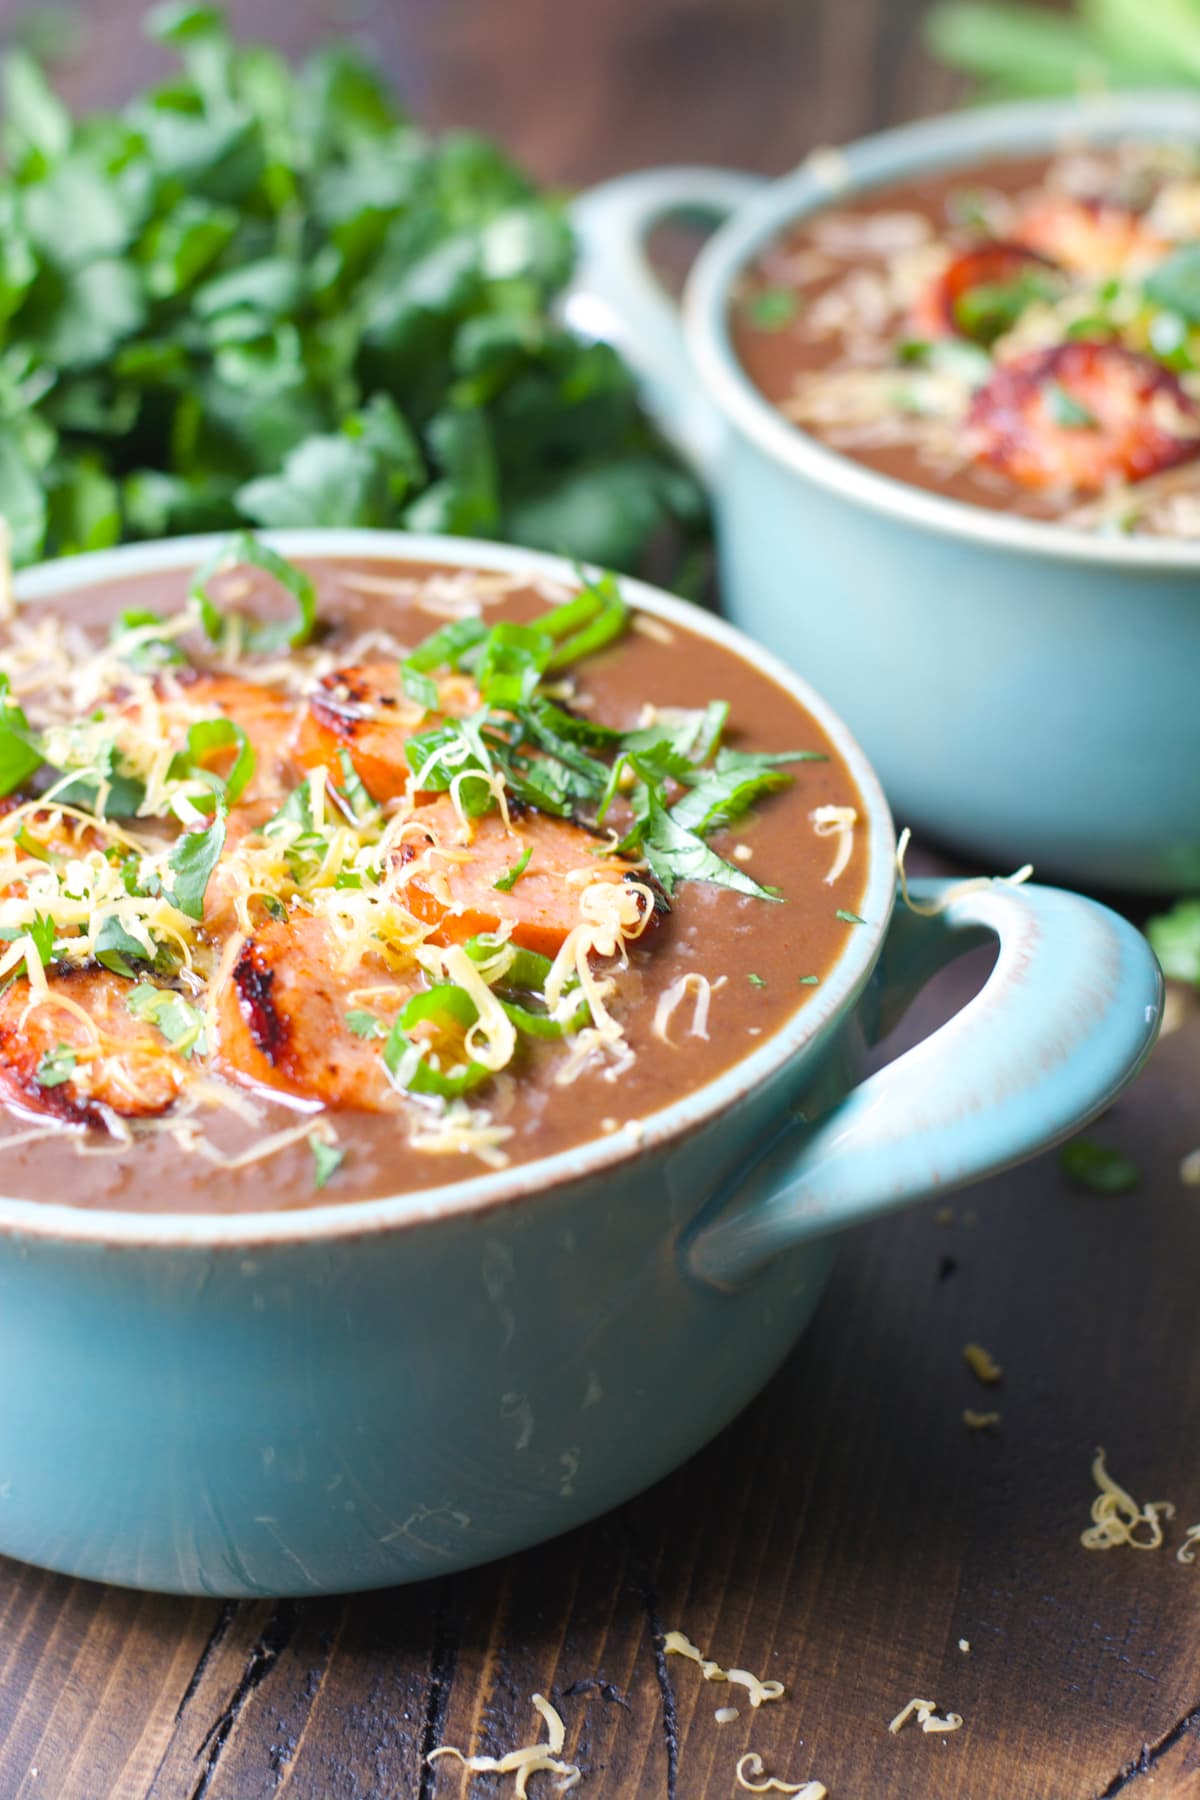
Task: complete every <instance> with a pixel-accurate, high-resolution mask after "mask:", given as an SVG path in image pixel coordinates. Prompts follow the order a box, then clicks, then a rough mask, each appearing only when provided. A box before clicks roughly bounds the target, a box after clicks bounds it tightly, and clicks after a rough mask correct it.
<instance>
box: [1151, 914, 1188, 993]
mask: <svg viewBox="0 0 1200 1800" xmlns="http://www.w3.org/2000/svg"><path fill="white" fill-rule="evenodd" d="M1146 936H1147V937H1148V938H1149V940H1150V948H1151V949H1152V950H1153V952H1154V954H1155V956H1157V958H1158V960H1159V962H1160V963H1161V964H1162V967H1163V974H1164V975H1168V976H1170V977H1171V978H1172V979H1173V980H1175V981H1192V982H1195V983H1196V984H1197V985H1198V986H1200V900H1177V901H1176V902H1175V904H1174V906H1173V907H1172V908H1171V910H1170V912H1165V913H1159V914H1158V915H1157V917H1155V918H1153V919H1151V920H1149V921H1148V923H1147V925H1146Z"/></svg>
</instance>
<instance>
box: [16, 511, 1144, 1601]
mask: <svg viewBox="0 0 1200 1800" xmlns="http://www.w3.org/2000/svg"><path fill="white" fill-rule="evenodd" d="M272 541H274V542H275V543H277V544H278V545H279V547H280V548H281V549H283V550H285V551H286V552H288V553H291V554H294V555H298V554H325V555H330V556H337V555H346V554H353V555H354V556H355V557H356V558H357V559H362V560H366V559H368V558H372V557H376V558H382V557H388V558H393V557H397V556H400V557H408V558H411V559H414V560H429V559H435V560H436V559H438V558H445V559H449V560H455V559H456V560H460V561H464V562H470V563H473V564H477V565H478V566H481V567H501V568H503V567H513V566H525V565H527V564H528V562H529V561H530V560H531V559H530V558H528V557H527V556H526V555H525V553H522V552H513V551H511V550H504V549H498V548H496V547H494V546H484V545H474V546H472V545H467V544H463V543H461V542H459V541H445V540H436V539H432V540H431V539H423V538H400V537H394V536H390V535H385V534H366V533H357V534H355V533H305V534H283V535H281V536H280V537H277V538H275V539H273V540H272ZM208 547H209V546H208V545H207V544H201V543H196V542H193V543H190V544H189V543H175V544H172V545H169V546H165V547H154V546H149V547H143V548H138V549H133V550H129V551H122V552H115V553H105V554H103V555H100V556H96V557H88V558H81V559H77V560H76V561H74V562H72V563H71V564H70V565H57V566H50V567H48V568H46V569H43V570H40V571H34V572H33V573H32V574H30V575H28V576H26V577H22V579H21V584H20V591H21V594H22V598H23V599H24V600H26V601H30V602H32V601H34V600H35V599H36V598H37V597H39V596H45V595H48V594H52V593H54V592H55V591H57V590H58V589H59V588H62V589H64V590H69V589H70V588H72V587H74V586H76V585H78V584H80V583H83V582H88V581H92V580H101V579H106V578H109V577H111V576H112V575H113V574H115V573H118V572H119V571H121V570H126V571H129V572H133V571H134V570H136V569H144V568H148V567H154V566H158V567H171V568H174V567H180V568H185V567H189V566H192V565H193V564H194V562H195V561H196V559H197V558H198V556H200V555H202V554H203V553H204V552H205V551H206V550H207V548H208ZM536 560H537V561H538V563H539V564H540V566H541V567H543V568H544V569H545V570H546V572H547V573H550V574H552V575H555V576H560V577H561V576H564V575H566V574H567V573H569V571H567V570H566V568H565V567H564V565H562V564H559V563H555V562H553V561H552V560H551V559H548V558H539V559H536ZM629 593H630V597H631V598H632V599H633V600H634V601H635V602H636V603H637V604H639V605H641V606H643V607H646V608H647V609H649V610H651V611H655V612H657V613H658V614H659V615H660V616H661V617H663V618H665V619H667V620H675V621H676V622H686V623H688V624H689V625H690V626H691V627H692V628H693V629H696V630H699V631H702V632H706V633H708V634H709V635H712V636H715V637H717V638H718V639H719V640H721V641H723V642H725V643H727V644H729V645H731V646H732V647H735V648H737V647H739V645H742V647H743V648H744V649H745V650H746V652H747V653H748V654H749V655H750V656H751V657H752V659H754V660H755V661H757V662H758V663H759V664H760V666H762V667H764V668H766V669H767V670H768V672H770V673H771V674H773V675H775V676H776V678H777V679H779V680H780V681H782V682H783V683H784V684H785V685H788V686H790V687H791V688H792V690H793V691H794V692H795V693H796V694H797V696H798V697H799V698H801V699H802V700H803V701H804V703H805V704H807V705H809V706H810V707H811V708H812V710H813V711H814V712H815V713H816V714H817V716H818V717H819V718H820V719H821V720H822V723H823V724H825V726H826V727H827V729H828V730H829V731H830V732H831V734H832V735H833V737H834V740H835V742H836V743H837V744H838V746H839V748H840V749H841V750H842V752H843V754H844V755H845V756H846V758H847V760H848V762H849V764H850V767H851V769H852V772H853V773H854V776H855V779H856V781H857V782H858V785H859V789H860V792H861V794H862V797H863V803H864V811H865V815H866V830H867V832H868V850H869V869H868V877H867V886H866V895H865V898H864V900H863V903H862V906H863V914H864V917H865V920H866V923H865V924H863V925H861V926H855V927H850V928H848V929H847V933H846V946H845V950H844V952H843V954H842V956H841V959H840V960H839V962H838V963H837V965H836V966H835V967H834V969H833V970H832V971H830V972H829V974H828V975H827V977H826V979H825V981H824V982H823V983H822V984H821V986H820V987H819V988H817V989H814V990H813V994H812V997H811V999H809V1000H808V1001H807V1002H806V1004H805V1005H804V1006H803V1007H802V1008H801V1010H800V1011H799V1012H798V1013H797V1014H796V1015H795V1017H794V1018H793V1019H792V1021H791V1022H790V1023H789V1024H788V1025H787V1026H785V1027H784V1028H783V1030H781V1031H780V1032H778V1033H777V1034H776V1035H775V1036H774V1037H772V1038H771V1039H768V1040H766V1041H764V1042H761V1043H760V1044H759V1046H758V1047H757V1048H756V1049H755V1050H754V1051H753V1053H752V1054H751V1055H749V1056H747V1057H746V1058H744V1059H743V1060H742V1061H741V1062H740V1063H738V1064H737V1065H736V1067H735V1068H734V1069H732V1070H731V1071H729V1072H728V1073H727V1074H726V1075H724V1076H722V1077H720V1078H719V1079H718V1080H717V1081H714V1082H711V1083H709V1084H708V1085H707V1086H706V1087H705V1088H702V1089H700V1090H698V1091H697V1092H696V1093H694V1094H692V1095H690V1096H688V1097H687V1098H686V1099H685V1100H683V1101H680V1102H679V1103H677V1104H676V1105H675V1106H673V1107H670V1108H668V1109H665V1110H664V1111H663V1112H661V1113H658V1114H655V1115H652V1116H651V1117H650V1118H649V1119H648V1120H646V1121H645V1122H644V1125H643V1126H642V1127H641V1128H640V1129H635V1128H632V1127H626V1128H623V1129H622V1130H620V1131H618V1132H617V1133H615V1134H613V1135H612V1136H611V1137H608V1138H604V1139H600V1140H598V1141H596V1142H594V1143H592V1144H588V1145H584V1146H582V1147H581V1148H579V1149H578V1150H575V1151H571V1152H568V1153H565V1154H563V1155H559V1156H555V1157H553V1158H547V1159H545V1160H544V1161H542V1162H540V1163H538V1164H535V1165H526V1166H525V1167H523V1168H517V1169H513V1170H509V1171H501V1172H498V1173H496V1174H489V1175H486V1176H481V1177H477V1178H475V1179H472V1180H469V1181H463V1182H460V1183H456V1184H454V1185H453V1186H451V1187H448V1188H443V1189H438V1190H430V1191H428V1192H425V1193H417V1194H410V1195H402V1196H398V1197H395V1198H392V1199H382V1200H377V1201H370V1202H362V1203H356V1204H352V1205H345V1206H321V1207H316V1208H313V1209H311V1210H306V1211H301V1212H296V1213H291V1214H279V1213H262V1214H255V1215H251V1216H244V1217H236V1218H198V1217H172V1216H168V1215H163V1216H156V1217H145V1216H138V1215H134V1214H123V1213H120V1212H115V1211H114V1212H105V1213H92V1212H82V1211H76V1210H74V1209H72V1208H71V1207H70V1206H69V1205H36V1204H33V1203H30V1202H23V1201H18V1200H12V1199H3V1198H0V1371H2V1374H0V1551H2V1552H3V1553H5V1554H8V1555H11V1556H17V1557H22V1558H25V1559H27V1560H29V1561H32V1562H37V1563H41V1564H44V1565H46V1566H48V1567H52V1568H56V1569H61V1570H64V1571H67V1572H69V1573H72V1574H80V1575H86V1576H90V1577H94V1578H98V1579H102V1580H109V1581H117V1582H123V1583H128V1584H132V1585H135V1586H139V1587H146V1588H153V1589H165V1590H172V1591H180V1592H189V1593H209V1594H222V1595H247V1594H279V1593H321V1592H329V1591H335V1590H341V1589H348V1588H361V1587H372V1586H383V1585H390V1584H392V1583H396V1582H402V1581H412V1580H417V1579H419V1578H421V1577H425V1576H429V1575H434V1574H438V1573H441V1572H445V1571H448V1570H452V1569H458V1568H463V1567H467V1566H469V1565H471V1564H474V1563H478V1562H482V1561H485V1560H487V1559H489V1558H491V1557H496V1556H500V1555H502V1554H504V1553H506V1552H508V1551H511V1550H514V1549H517V1548H519V1547H521V1546H522V1545H525V1544H529V1543H533V1542H536V1541H538V1540H539V1539H542V1538H545V1537H548V1536H550V1535H553V1534H554V1533H557V1532H560V1531H564V1530H567V1529H568V1528H570V1527H571V1526H573V1525H577V1524H579V1523H581V1522H582V1521H583V1520H585V1519H587V1518H590V1517H592V1516H594V1515H595V1514H596V1513H598V1512H601V1511H603V1510H604V1509H605V1508H607V1507H609V1506H612V1505H614V1504H615V1503H616V1502H618V1501H620V1500H621V1499H623V1498H625V1497H626V1496H627V1495H629V1494H631V1493H633V1492H635V1491H637V1490H638V1489H639V1488H642V1487H644V1486H645V1485H647V1484H648V1483H649V1482H652V1481H654V1480H655V1479H656V1478H657V1477H659V1476H661V1475H662V1474H664V1473H665V1472H666V1471H667V1470H669V1469H671V1468H673V1467H674V1466H676V1465H677V1464H678V1463H679V1462H681V1461H682V1460H683V1459H684V1458H686V1457H687V1456H688V1455H690V1454H691V1453H692V1452H693V1451H694V1450H696V1449H697V1448H698V1447H699V1446H700V1445H701V1444H703V1443H704V1442H705V1441H706V1440H707V1439H708V1438H710V1437H711V1436H712V1435H713V1434H714V1433H715V1432H717V1431H719V1430H720V1429H721V1427H722V1426H723V1425H724V1424H725V1423H726V1422H727V1421H728V1420H729V1419H731V1418H732V1417H733V1416H734V1415H735V1414H736V1413H737V1412H738V1411H739V1409H740V1408H742V1407H743V1406H745V1404H746V1403H747V1401H748V1400H750V1399H751V1397H752V1396H753V1395H754V1394H755V1393H756V1392H757V1391H758V1389H759V1388H760V1387H761V1386H762V1384H763V1382H764V1381H766V1379H767V1378H768V1376H769V1375H770V1374H771V1372H772V1371H773V1370H774V1369H775V1368H776V1367H777V1366H778V1364H779V1363H780V1361H781V1360H782V1358H783V1357H784V1356H785V1355H786V1354H787V1352H788V1350H789V1348H790V1347H791V1345H792V1344H793V1342H794V1341H795V1339H796V1337H797V1335H798V1333H799V1332H800V1331H801V1330H802V1329H803V1327H804V1325H805V1323H806V1322H807V1320H808V1318H809V1316H810V1314H811V1312H812V1309H813V1307H814V1305H815V1304H816V1301H817V1299H818V1296H819V1295H820V1292H821V1289H822V1286H823V1284H824V1281H825V1278H826V1275H827V1273H828V1270H829V1267H830V1264H831V1261H832V1258H833V1255H834V1250H835V1247H836V1239H837V1235H838V1234H839V1233H840V1232H841V1231H842V1230H843V1229H845V1228H846V1227H848V1226H850V1225H852V1224H853V1223H854V1222H855V1220H857V1219H860V1218H865V1217H867V1216H869V1215H871V1214H873V1213H876V1212H878V1211H880V1210H882V1209H884V1208H886V1207H892V1206H897V1205H900V1204H903V1203H906V1202H908V1201H911V1200H913V1199H915V1198H917V1197H919V1196H920V1195H924V1194H927V1193H929V1192H932V1191H934V1190H935V1189H944V1190H947V1191H948V1190H949V1189H950V1188H952V1187H954V1186H955V1185H957V1184H959V1183H961V1182H964V1181H969V1180H972V1179H975V1178H976V1177H978V1176H980V1175H983V1174H986V1173H988V1172H989V1171H991V1170H993V1169H995V1168H998V1167H1001V1166H1003V1165H1005V1164H1007V1163H1010V1162H1012V1161H1014V1160H1016V1159H1018V1158H1020V1157H1023V1156H1027V1155H1029V1154H1031V1153H1033V1152H1034V1151H1035V1150H1037V1149H1038V1148H1040V1147H1041V1146H1042V1145H1044V1144H1046V1143H1049V1142H1051V1141H1053V1140H1054V1139H1055V1138H1056V1137H1059V1136H1061V1135H1062V1134H1063V1133H1065V1132H1067V1131H1070V1130H1072V1129H1073V1128H1074V1127H1076V1126H1077V1125H1078V1124H1079V1123H1081V1122H1082V1121H1083V1120H1085V1119H1086V1118H1087V1117H1088V1116H1089V1115H1090V1114H1091V1113H1092V1112H1094V1111H1095V1110H1097V1109H1098V1108H1099V1107H1101V1106H1103V1105H1106V1104H1107V1103H1108V1101H1109V1100H1110V1099H1111V1097H1112V1095H1113V1093H1114V1092H1116V1090H1117V1089H1118V1088H1119V1087H1120V1086H1121V1085H1122V1084H1123V1083H1124V1082H1125V1081H1126V1080H1128V1079H1129V1078H1130V1076H1131V1075H1132V1074H1133V1073H1134V1072H1135V1070H1136V1069H1137V1067H1138V1066H1139V1064H1140V1062H1141V1060H1142V1059H1143V1057H1144V1056H1145V1054H1146V1053H1147V1051H1148V1049H1149V1047H1150V1044H1151V1043H1152V1041H1153V1037H1154V1034H1155V1031H1156V1029H1157V1023H1158V1011H1159V999H1160V994H1159V979H1158V972H1157V968H1156V965H1155V963H1154V960H1153V958H1152V956H1151V955H1150V952H1149V951H1148V949H1147V948H1146V946H1145V944H1144V942H1143V941H1142V939H1141V938H1140V937H1139V936H1138V934H1137V933H1136V932H1134V931H1132V929H1131V928H1130V927H1129V926H1127V925H1126V924H1124V923H1123V922H1122V921H1121V920H1119V919H1118V918H1116V917H1115V916H1114V915H1113V914H1111V913H1109V912H1107V911H1105V910H1104V909H1103V908H1101V907H1098V906H1095V905H1093V904H1092V903H1091V902H1088V901H1084V900H1080V899H1077V898H1075V897H1074V896H1071V895H1066V894H1060V893H1056V892H1054V891H1053V890H1048V889H1034V888H1011V887H1007V886H1004V885H1003V884H991V885H986V886H985V887H984V888H983V889H981V890H977V891H975V892H973V893H969V894H963V895H961V896H960V897H958V898H954V899H952V900H951V901H950V903H949V905H948V907H947V910H946V911H945V913H944V915H943V916H941V917H939V918H922V917H917V916H915V915H913V914H910V913H909V912H907V911H906V910H904V909H903V908H901V909H900V910H899V911H898V913H897V916H896V917H895V918H894V919H893V918H892V905H893V887H892V857H893V844H892V835H891V822H890V819H889V817H888V812H887V807H886V805H885V803H884V801H883V798H882V795H881V794H880V792H879V789H878V787H877V784H876V782H875V780H874V777H873V776H872V774H871V771H870V769H869V767H868V766H867V764H866V762H865V760H864V759H863V757H862V754H861V752H860V751H859V750H858V749H857V747H856V746H855V744H854V742H853V740H852V739H850V738H849V736H848V734H847V733H846V731H845V728H844V727H843V726H841V725H840V723H839V722H838V720H837V719H836V717H834V716H833V715H832V714H831V713H830V711H829V709H828V708H827V707H826V706H825V704H824V702H823V701H822V700H820V698H819V697H817V696H816V695H813V694H812V693H811V692H810V691H809V690H807V689H806V688H805V687H804V686H803V684H801V683H799V682H797V681H796V680H795V678H794V677H789V676H788V675H787V674H786V672H785V671H783V670H782V669H781V668H779V667H778V665H776V664H774V662H773V661H772V659H771V658H770V657H769V656H767V655H766V653H764V652H761V651H756V650H754V649H753V648H752V647H750V646H746V645H743V644H742V641H741V640H739V639H738V637H737V635H736V634H735V633H732V632H731V631H730V630H729V628H728V627H725V626H722V625H721V624H720V623H719V622H716V621H712V620H709V619H707V618H706V617H705V615H703V614H697V613H695V612H694V611H693V609H690V608H687V607H686V606H684V605H683V603H681V602H678V601H671V600H669V599H667V598H666V597H664V596H658V595H656V594H655V593H654V592H653V591H652V590H647V589H645V588H643V587H641V586H640V585H639V584H637V583H630V584H629ZM922 892H923V894H924V897H925V898H926V899H929V898H930V897H931V896H932V895H933V894H934V893H935V892H936V893H939V894H940V892H941V890H938V889H932V888H926V889H923V890H922ZM981 934H994V935H997V936H998V937H999V939H1000V943H1001V952H1000V958H999V961H998V964H997V967H996V970H995V972H994V974H993V976H992V978H991V980H990V981H989V983H988V985H987V987H986V989H985V990H984V992H983V994H982V995H981V997H980V998H979V999H978V1000H977V1001H975V1002H974V1003H973V1005H972V1006H971V1007H970V1008H969V1009H968V1010H967V1012H965V1013H964V1014H963V1015H962V1017H961V1019H960V1020H958V1021H955V1022H953V1023H952V1024H951V1025H950V1026H948V1027H946V1028H944V1030H943V1031H941V1032H939V1033H937V1034H935V1035H934V1036H933V1037H931V1038H929V1039H927V1040H926V1041H925V1042H924V1043H922V1044H921V1045H919V1046H918V1047H917V1048H916V1049H915V1050H912V1051H910V1052H909V1053H908V1054H907V1055H906V1056H905V1057H903V1058H902V1059H900V1060H899V1061H897V1062H896V1063H894V1064H893V1065H892V1066H891V1067H890V1068H889V1069H887V1070H886V1071H884V1072H883V1073H882V1074H877V1075H875V1076H873V1077H872V1078H871V1079H870V1081H869V1082H867V1083H866V1084H864V1085H861V1086H858V1085H856V1083H858V1082H859V1079H860V1075H861V1070H862V1066H863V1058H864V1054H865V1049H864V1046H865V1043H866V1041H867V1039H868V1038H871V1037H873V1036H874V1035H875V1034H876V1033H877V1031H878V1030H879V1028H880V1023H881V1021H883V1022H886V1021H887V1020H888V1019H889V1018H891V1017H892V1016H894V1015H895V1013H896V1012H897V1011H898V1010H900V1009H901V1008H902V1007H903V1005H904V1004H905V1002H906V1001H907V999H908V998H909V997H910V996H911V994H912V992H913V991H914V990H915V988H916V987H917V986H919V984H920V982H921V981H923V980H924V979H925V978H926V976H927V975H928V973H929V972H930V971H931V970H932V969H934V968H936V967H937V966H939V965H940V964H942V963H943V962H945V961H947V960H948V959H949V958H950V957H952V956H954V955H956V954H958V953H959V951H961V950H962V949H964V948H966V947H968V946H969V945H970V944H972V943H974V942H976V941H978V939H979V937H980V935H981ZM159 1154H160V1155H162V1157H163V1179H164V1181H169V1180H170V1178H171V1166H170V1154H171V1153H163V1152H159Z"/></svg>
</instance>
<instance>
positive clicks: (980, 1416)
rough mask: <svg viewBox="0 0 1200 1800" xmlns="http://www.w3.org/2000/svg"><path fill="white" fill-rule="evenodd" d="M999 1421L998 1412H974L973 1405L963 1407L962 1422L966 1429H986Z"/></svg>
mask: <svg viewBox="0 0 1200 1800" xmlns="http://www.w3.org/2000/svg"><path fill="white" fill-rule="evenodd" d="M999 1423H1000V1414H999V1413H998V1412H976V1411H975V1409H974V1407H973V1406H967V1407H964V1408H963V1424H964V1425H965V1426H966V1427H967V1430H968V1431H987V1430H988V1428H989V1427H990V1426H992V1425H998V1424H999Z"/></svg>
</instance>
